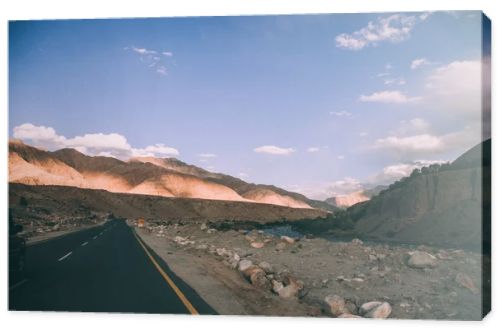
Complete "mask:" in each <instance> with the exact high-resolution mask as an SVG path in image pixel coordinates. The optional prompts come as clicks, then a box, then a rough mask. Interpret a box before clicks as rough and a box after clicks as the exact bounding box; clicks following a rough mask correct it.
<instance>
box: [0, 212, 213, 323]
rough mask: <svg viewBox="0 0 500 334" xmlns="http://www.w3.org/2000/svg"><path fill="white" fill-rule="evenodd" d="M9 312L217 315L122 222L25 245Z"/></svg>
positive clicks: (113, 222)
mask: <svg viewBox="0 0 500 334" xmlns="http://www.w3.org/2000/svg"><path fill="white" fill-rule="evenodd" d="M186 265H189V264H186ZM9 309H10V310H18V311H21V310H22V311H79V312H132V313H168V314H216V312H215V311H214V310H213V309H212V308H211V307H210V306H209V305H208V304H207V303H206V302H204V301H203V299H202V298H201V297H200V296H199V295H198V294H197V293H196V292H195V291H194V290H193V289H192V288H191V287H189V286H188V285H187V284H186V283H185V282H183V281H182V280H181V279H180V278H178V277H177V276H176V275H175V274H174V273H173V272H172V271H171V270H170V269H169V268H168V266H167V264H166V263H165V262H164V261H163V260H162V259H161V258H159V257H158V256H157V255H156V254H155V253H154V252H153V251H152V250H151V249H149V248H148V247H147V246H145V245H144V243H143V242H142V241H140V239H138V237H137V236H136V235H135V233H134V232H133V230H132V229H131V228H130V227H129V226H128V225H127V224H126V223H125V222H124V221H122V220H112V221H108V222H107V223H106V224H104V225H102V226H98V227H95V228H92V229H88V230H84V231H80V232H75V233H72V234H68V235H66V236H63V237H59V238H57V239H53V240H49V241H46V242H43V243H39V244H36V245H31V246H28V248H27V250H26V274H25V277H24V278H21V279H20V280H18V281H17V282H11V285H10V286H9Z"/></svg>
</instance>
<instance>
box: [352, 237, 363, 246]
mask: <svg viewBox="0 0 500 334" xmlns="http://www.w3.org/2000/svg"><path fill="white" fill-rule="evenodd" d="M351 243H352V244H354V245H362V244H363V241H361V240H359V239H358V238H355V239H352V240H351Z"/></svg>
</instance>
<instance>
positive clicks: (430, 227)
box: [348, 141, 491, 249]
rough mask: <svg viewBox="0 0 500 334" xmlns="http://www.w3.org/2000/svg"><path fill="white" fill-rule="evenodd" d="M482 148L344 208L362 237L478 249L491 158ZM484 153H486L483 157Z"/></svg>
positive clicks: (415, 172) (488, 145) (485, 204)
mask: <svg viewBox="0 0 500 334" xmlns="http://www.w3.org/2000/svg"><path fill="white" fill-rule="evenodd" d="M490 146H491V141H487V142H485V143H483V144H480V145H478V146H476V147H474V148H472V149H471V150H469V151H468V152H466V153H465V154H464V155H462V156H461V157H459V158H458V159H457V160H456V161H454V162H453V163H452V164H449V165H441V166H431V167H429V168H423V169H422V170H421V171H414V173H413V174H412V175H411V176H410V177H408V178H405V179H402V180H401V181H398V182H396V183H394V184H393V185H391V186H390V187H389V188H388V189H387V190H384V191H382V192H381V193H380V194H379V195H377V196H375V197H374V198H372V199H371V200H370V201H368V202H365V203H360V204H357V205H355V206H353V207H352V208H350V209H349V210H348V215H349V217H350V218H351V219H352V221H353V223H354V230H355V231H356V233H357V234H358V235H360V236H364V237H366V238H374V239H384V240H387V239H390V240H394V241H400V242H412V243H414V242H418V243H424V244H443V245H449V246H455V245H457V246H458V245H460V246H466V247H469V248H475V249H480V247H481V237H482V235H481V233H482V229H481V222H482V217H483V216H482V214H483V208H485V207H486V208H487V207H488V206H489V205H491V204H490V203H488V201H489V199H487V198H484V199H483V187H482V184H485V188H486V189H485V190H488V189H489V182H488V181H489V179H490V172H491V160H490V158H488V157H486V156H484V155H483V151H484V152H488V149H486V150H485V147H486V148H487V147H490ZM486 155H487V154H486Z"/></svg>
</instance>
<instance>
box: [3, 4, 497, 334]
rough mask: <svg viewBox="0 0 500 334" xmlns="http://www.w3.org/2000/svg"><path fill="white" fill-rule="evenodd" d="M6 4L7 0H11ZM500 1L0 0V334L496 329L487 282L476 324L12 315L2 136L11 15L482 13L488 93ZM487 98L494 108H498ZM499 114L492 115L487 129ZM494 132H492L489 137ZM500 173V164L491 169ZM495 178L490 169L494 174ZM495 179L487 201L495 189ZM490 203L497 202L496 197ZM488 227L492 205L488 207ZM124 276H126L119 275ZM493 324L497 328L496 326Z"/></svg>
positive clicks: (495, 69)
mask: <svg viewBox="0 0 500 334" xmlns="http://www.w3.org/2000/svg"><path fill="white" fill-rule="evenodd" d="M9 2H10V3H9ZM498 3H500V1H496V0H489V1H488V0H467V1H465V0H464V1H462V0H454V1H453V0H418V1H410V0H343V1H341V0H337V1H332V0H330V1H316V0H309V1H306V0H301V1H298V0H288V1H284V0H283V1H276V0H247V1H243V0H232V1H231V0H205V1H202V0H199V1H194V0H182V1H166V0H164V1H152V0H140V1H128V0H127V1H124V0H122V1H106V0H100V1H99V0H86V1H81V0H78V1H72V0H66V1H63V0H39V1H36V0H33V1H24V0H3V1H1V2H0V41H1V42H0V73H1V76H0V110H1V113H0V138H1V139H0V157H1V158H2V161H1V163H0V187H1V190H0V197H1V199H0V207H1V215H0V217H1V219H0V225H1V228H0V232H1V234H0V244H1V247H0V251H1V257H0V260H1V261H0V268H1V273H2V274H1V277H0V294H1V298H0V317H1V318H0V326H1V327H0V328H1V330H2V332H3V333H25V332H26V333H28V332H31V333H45V332H47V333H49V332H50V333H90V332H95V333H109V332H111V333H113V334H118V333H119V334H121V333H148V334H149V333H155V332H161V333H167V332H171V333H173V332H177V333H191V332H200V333H253V334H257V333H270V332H271V333H277V334H278V333H279V334H282V333H286V334H288V333H307V334H312V333H316V332H317V333H333V332H337V333H339V332H340V333H357V332H367V333H370V334H371V333H392V332H397V333H403V332H404V333H405V334H406V333H421V332H425V333H426V334H427V333H434V332H440V333H443V334H444V333H471V332H478V331H484V332H496V333H498V332H499V331H500V312H499V311H498V310H494V308H495V306H497V304H496V303H495V300H498V296H499V293H498V291H499V290H498V289H497V288H496V286H495V283H498V280H495V279H494V280H493V311H492V312H491V313H490V314H489V315H488V316H487V318H486V319H485V320H484V321H482V322H448V321H409V320H391V321H373V320H356V321H352V320H349V319H308V318H266V317H236V316H216V317H208V316H203V317H192V316H171V315H130V314H127V315H120V314H75V313H53V312H52V313H47V312H46V313H40V312H30V313H20V312H18V313H14V312H8V311H7V290H8V289H7V270H6V268H7V212H6V207H7V183H8V182H7V176H8V174H7V156H8V155H7V137H8V120H7V118H8V101H7V96H8V93H7V92H8V90H7V89H8V64H7V21H8V20H14V19H54V18H57V19H63V18H107V17H159V16H160V17H166V16H210V15H219V16H220V15H239V14H298V13H347V12H382V11H420V10H459V9H473V10H483V11H484V12H485V13H486V14H487V15H488V16H489V17H490V19H491V20H492V21H493V24H492V27H493V33H492V35H493V51H492V53H493V75H492V80H493V92H492V96H494V95H495V93H496V91H497V89H495V86H496V85H495V82H496V79H497V78H499V75H498V71H499V70H498V67H497V66H496V63H497V62H496V61H497V60H498V50H497V47H496V46H497V45H498V29H497V26H496V24H495V23H498V22H497V21H498V19H499V15H500V10H499V7H500V6H498ZM495 107H496V101H495V99H494V98H493V110H495V109H496V108H495ZM497 129H498V118H497V117H495V115H494V114H493V133H496V132H497V131H496V130H497ZM493 136H495V134H494V135H493ZM493 154H494V155H493V165H494V166H498V159H497V158H498V149H497V145H496V140H495V144H494V146H493ZM497 170H498V169H497ZM495 176H496V174H495ZM498 184H499V182H498V179H497V178H496V177H495V178H494V180H493V198H494V200H495V194H496V193H497V190H498ZM495 202H496V201H495ZM493 209H494V210H493V225H495V219H496V218H497V217H498V207H497V208H495V205H493ZM497 240H499V237H498V229H496V228H495V227H493V277H494V278H496V277H497V275H496V274H497V272H498V270H497V269H498V262H499V259H500V256H499V254H498V247H495V241H497ZM124 279H126V278H124ZM495 327H496V328H495Z"/></svg>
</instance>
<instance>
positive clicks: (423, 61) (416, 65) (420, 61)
mask: <svg viewBox="0 0 500 334" xmlns="http://www.w3.org/2000/svg"><path fill="white" fill-rule="evenodd" d="M429 64H430V62H429V61H428V60H427V59H426V58H418V59H414V60H413V61H412V62H411V64H410V68H411V69H412V70H416V69H417V68H419V67H421V66H424V65H429Z"/></svg>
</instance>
